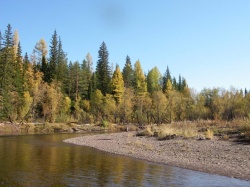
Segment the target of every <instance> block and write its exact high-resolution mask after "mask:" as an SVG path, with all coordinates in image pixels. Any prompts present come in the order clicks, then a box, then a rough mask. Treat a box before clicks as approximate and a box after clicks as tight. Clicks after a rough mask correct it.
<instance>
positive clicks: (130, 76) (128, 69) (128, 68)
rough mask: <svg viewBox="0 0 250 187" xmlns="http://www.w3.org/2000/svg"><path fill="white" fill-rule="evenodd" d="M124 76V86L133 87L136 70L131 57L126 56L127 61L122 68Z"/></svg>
mask: <svg viewBox="0 0 250 187" xmlns="http://www.w3.org/2000/svg"><path fill="white" fill-rule="evenodd" d="M122 76H123V80H124V86H125V87H126V88H129V87H133V85H134V71H133V68H132V65H131V60H130V57H129V56H127V57H126V63H125V66H124V68H123V70H122Z"/></svg>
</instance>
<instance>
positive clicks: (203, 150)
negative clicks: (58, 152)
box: [64, 132, 250, 180]
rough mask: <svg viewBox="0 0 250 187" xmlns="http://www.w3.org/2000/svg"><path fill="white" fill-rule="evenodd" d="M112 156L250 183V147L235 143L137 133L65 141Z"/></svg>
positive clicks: (103, 135)
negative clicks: (165, 138)
mask: <svg viewBox="0 0 250 187" xmlns="http://www.w3.org/2000/svg"><path fill="white" fill-rule="evenodd" d="M64 142H66V143H72V144H76V145H81V146H88V147H92V148H96V149H98V150H101V151H105V152H108V153H113V154H118V155H123V156H129V157H133V158H137V159H142V160H146V161H150V162H155V163H159V164H166V165H169V166H174V167H180V168H184V169H190V170H194V171H200V172H205V173H209V174H217V175H222V176H227V177H233V178H237V179H242V180H250V145H249V144H241V143H237V142H231V141H221V140H202V141H198V140H195V139H179V138H177V139H172V140H165V141H159V140H157V139H156V138H154V137H138V136H135V132H122V133H112V134H101V135H90V136H81V137H76V138H71V139H67V140H64Z"/></svg>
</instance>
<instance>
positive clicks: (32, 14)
mask: <svg viewBox="0 0 250 187" xmlns="http://www.w3.org/2000/svg"><path fill="white" fill-rule="evenodd" d="M8 23H10V24H11V26H12V28H13V31H14V30H18V33H19V38H20V41H21V46H22V50H23V53H25V52H27V53H28V54H31V53H32V50H33V48H34V46H35V44H36V43H37V42H38V41H39V40H40V39H41V38H44V39H45V40H46V42H47V45H48V46H49V43H50V40H51V37H52V34H53V32H54V30H55V29H56V30H57V33H58V35H60V36H61V40H62V44H63V49H64V51H65V52H67V53H68V59H69V60H71V61H73V62H74V61H77V60H78V61H79V62H81V61H82V60H83V59H84V58H85V56H86V54H87V53H88V52H89V53H90V54H91V55H92V57H93V61H94V68H95V66H96V61H97V57H98V50H99V47H100V45H101V43H102V42H103V41H104V42H105V43H106V45H107V48H108V51H109V54H110V55H109V61H110V63H113V64H114V65H115V64H116V63H117V64H119V65H120V67H121V69H122V68H123V66H124V64H125V58H126V55H129V56H130V58H131V60H132V63H133V64H134V63H135V61H136V60H138V59H139V60H140V62H141V65H142V67H143V70H144V72H146V73H147V72H148V71H149V70H150V69H152V68H153V67H155V66H157V67H158V68H159V70H160V72H161V73H162V74H163V73H165V71H166V69H167V66H169V69H170V71H171V74H172V76H175V77H177V78H178V76H179V74H181V75H182V76H183V77H185V78H186V80H187V82H188V85H189V87H191V88H195V89H196V90H198V91H200V90H201V89H203V88H213V87H224V88H226V89H229V88H230V86H234V87H235V88H237V89H240V88H243V89H244V88H245V87H246V88H247V89H250V73H249V71H250V1H249V0H154V1H152V0H151V1H149V0H126V1H125V0H124V1H122V0H105V1H104V0H88V1H85V0H52V1H51V0H23V1H20V0H8V1H5V0H2V2H1V16H0V30H1V32H2V33H4V31H5V30H6V27H7V24H8Z"/></svg>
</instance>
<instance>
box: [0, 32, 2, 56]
mask: <svg viewBox="0 0 250 187" xmlns="http://www.w3.org/2000/svg"><path fill="white" fill-rule="evenodd" d="M1 49H2V33H1V31H0V51H1Z"/></svg>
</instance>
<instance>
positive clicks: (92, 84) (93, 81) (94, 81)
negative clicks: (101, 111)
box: [88, 73, 97, 100]
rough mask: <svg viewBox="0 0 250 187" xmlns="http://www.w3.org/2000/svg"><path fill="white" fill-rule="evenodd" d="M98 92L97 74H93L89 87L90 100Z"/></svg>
mask: <svg viewBox="0 0 250 187" xmlns="http://www.w3.org/2000/svg"><path fill="white" fill-rule="evenodd" d="M96 90H97V78H96V73H93V74H92V76H91V80H90V83H89V87H88V99H89V100H91V98H92V95H93V94H94V92H95V91H96Z"/></svg>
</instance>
